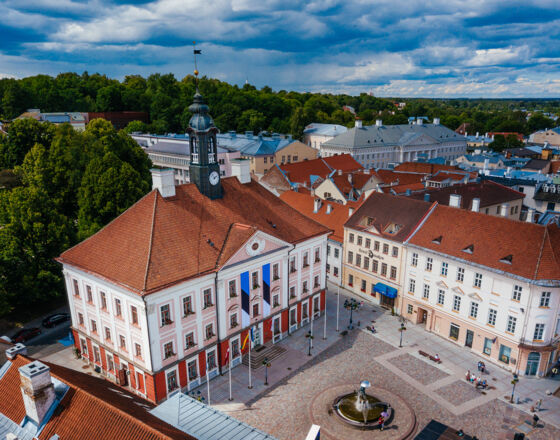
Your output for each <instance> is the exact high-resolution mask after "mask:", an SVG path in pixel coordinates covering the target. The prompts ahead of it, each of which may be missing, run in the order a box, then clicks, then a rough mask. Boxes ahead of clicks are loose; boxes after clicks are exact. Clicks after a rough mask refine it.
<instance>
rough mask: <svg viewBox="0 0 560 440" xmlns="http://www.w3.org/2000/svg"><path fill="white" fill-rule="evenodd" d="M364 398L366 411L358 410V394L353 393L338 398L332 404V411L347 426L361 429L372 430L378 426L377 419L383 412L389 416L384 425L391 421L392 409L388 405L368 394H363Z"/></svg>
mask: <svg viewBox="0 0 560 440" xmlns="http://www.w3.org/2000/svg"><path fill="white" fill-rule="evenodd" d="M364 397H365V399H366V400H367V408H366V409H360V405H359V404H358V400H359V396H358V393H357V392H353V393H349V394H344V395H342V396H338V397H337V398H336V399H335V401H334V402H333V410H334V412H335V413H336V414H337V415H338V416H339V417H340V418H341V419H342V420H343V421H344V422H346V423H347V424H349V425H351V426H355V427H357V428H362V429H374V428H376V427H377V426H379V417H380V416H381V413H382V412H383V411H386V412H387V414H388V415H389V417H388V418H387V420H386V421H385V424H387V423H388V422H390V421H391V419H392V418H393V409H392V408H391V406H390V405H389V404H387V403H385V402H381V401H380V400H379V399H378V398H377V397H375V396H372V395H370V394H364Z"/></svg>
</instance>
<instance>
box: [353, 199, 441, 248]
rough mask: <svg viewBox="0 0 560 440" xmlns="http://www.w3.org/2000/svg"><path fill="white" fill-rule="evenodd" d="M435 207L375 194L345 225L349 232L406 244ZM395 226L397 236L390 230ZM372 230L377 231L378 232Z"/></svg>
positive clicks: (417, 201) (412, 200) (416, 201)
mask: <svg viewBox="0 0 560 440" xmlns="http://www.w3.org/2000/svg"><path fill="white" fill-rule="evenodd" d="M432 206H433V205H432V204H430V203H427V202H424V201H420V200H414V199H411V198H408V197H400V196H395V195H392V194H383V193H379V192H373V193H371V194H370V195H369V197H368V198H367V199H366V200H365V202H364V203H362V205H361V206H360V208H358V210H357V211H356V212H354V215H352V217H350V219H349V220H348V221H347V222H346V224H345V226H346V227H347V228H352V229H357V230H362V231H366V230H369V231H370V232H372V233H378V234H379V235H380V236H383V237H385V238H389V239H391V240H395V241H400V242H403V241H404V240H406V239H407V238H408V236H409V235H410V234H411V233H412V232H413V231H414V230H415V228H416V227H417V226H418V225H419V224H420V222H421V221H422V219H423V218H425V216H426V215H427V214H428V212H429V211H430V209H431V207H432ZM391 225H396V226H397V227H398V228H397V230H396V232H389V231H388V227H390V226H391ZM372 228H375V230H377V232H375V231H374V230H373V229H372Z"/></svg>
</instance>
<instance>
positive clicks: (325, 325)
mask: <svg viewBox="0 0 560 440" xmlns="http://www.w3.org/2000/svg"><path fill="white" fill-rule="evenodd" d="M323 339H327V291H326V290H325V322H324V323H323Z"/></svg>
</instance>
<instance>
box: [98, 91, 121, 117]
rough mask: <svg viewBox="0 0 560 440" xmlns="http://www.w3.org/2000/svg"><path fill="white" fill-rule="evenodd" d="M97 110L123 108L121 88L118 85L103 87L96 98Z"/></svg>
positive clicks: (108, 110)
mask: <svg viewBox="0 0 560 440" xmlns="http://www.w3.org/2000/svg"><path fill="white" fill-rule="evenodd" d="M95 102H96V107H97V111H99V112H116V111H120V110H122V107H123V104H122V95H121V88H120V87H119V86H117V85H110V86H107V87H103V88H102V89H100V90H99V92H98V93H97V98H96V100H95Z"/></svg>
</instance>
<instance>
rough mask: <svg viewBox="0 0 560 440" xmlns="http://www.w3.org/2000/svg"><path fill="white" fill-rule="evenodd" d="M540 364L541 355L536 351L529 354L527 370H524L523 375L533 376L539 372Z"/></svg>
mask: <svg viewBox="0 0 560 440" xmlns="http://www.w3.org/2000/svg"><path fill="white" fill-rule="evenodd" d="M540 363H541V354H540V353H537V352H536V351H532V352H531V353H529V357H528V358H527V368H526V369H525V374H526V375H527V376H535V375H536V374H537V371H539V364H540Z"/></svg>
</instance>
